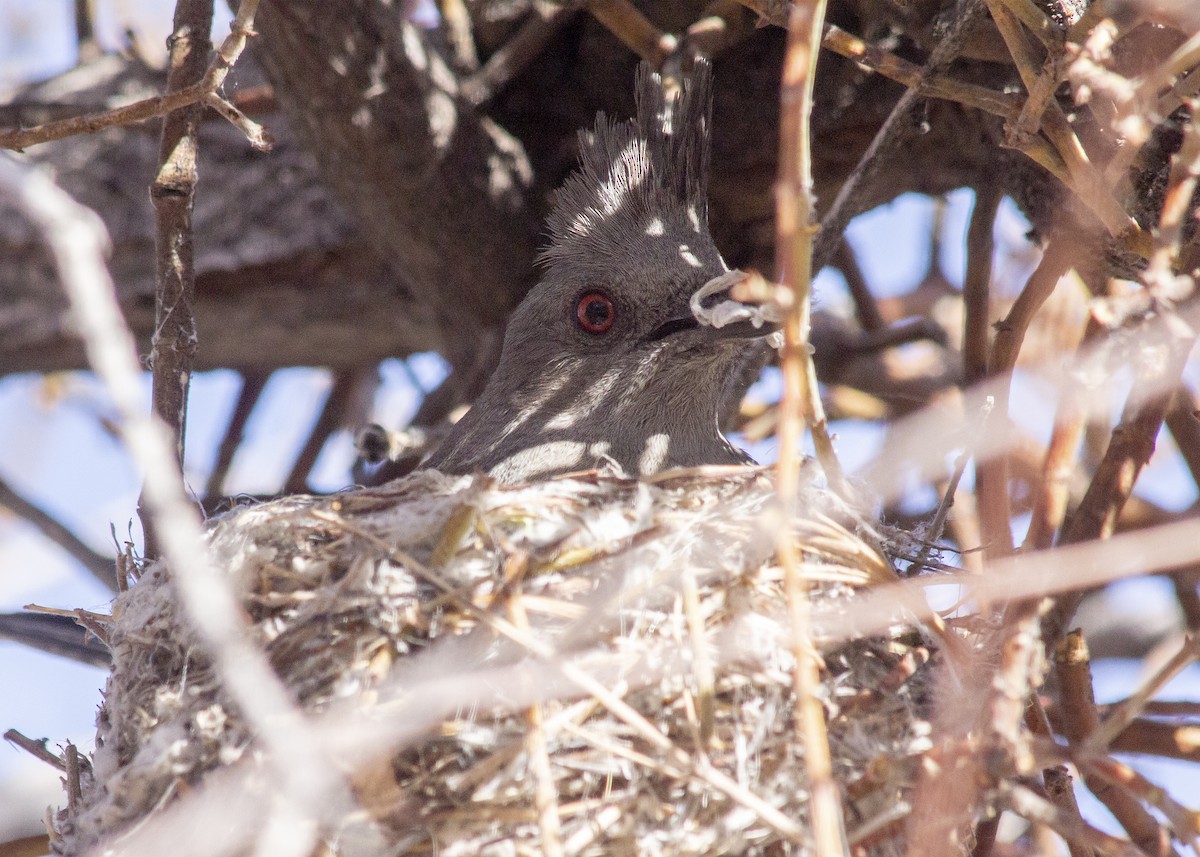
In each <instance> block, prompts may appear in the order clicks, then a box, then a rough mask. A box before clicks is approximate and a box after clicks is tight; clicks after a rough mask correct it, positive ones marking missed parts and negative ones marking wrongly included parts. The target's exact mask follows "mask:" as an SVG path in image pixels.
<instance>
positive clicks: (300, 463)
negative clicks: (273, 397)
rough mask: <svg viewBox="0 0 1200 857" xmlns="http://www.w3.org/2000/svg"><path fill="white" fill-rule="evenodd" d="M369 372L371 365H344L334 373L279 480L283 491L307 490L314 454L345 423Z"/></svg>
mask: <svg viewBox="0 0 1200 857" xmlns="http://www.w3.org/2000/svg"><path fill="white" fill-rule="evenodd" d="M373 372H374V370H373V369H366V370H363V369H347V370H342V371H339V372H335V373H334V375H333V386H332V387H331V388H330V390H329V395H328V397H326V399H325V404H324V406H323V407H322V408H321V415H320V416H319V417H317V422H316V424H315V425H313V427H312V431H310V432H309V433H308V439H307V440H306V441H305V442H304V448H303V449H301V450H300V454H299V455H297V456H296V461H295V463H294V464H293V465H292V470H291V472H290V473H289V474H288V477H287V479H286V480H285V481H284V483H283V491H284V493H285V494H299V493H303V492H305V491H307V490H308V476H309V474H310V473H312V469H313V467H314V466H315V465H316V463H317V457H318V456H320V454H321V450H322V449H324V448H325V444H326V442H327V441H328V440H329V436H330V435H332V434H333V433H334V432H335V431H337V430H338V429H339V428H340V427H341V426H342V425H344V424H345V421H346V417H347V414H348V413H349V410H350V407H351V405H352V404H353V403H354V401H355V400H356V399H357V398H358V393H359V390H360V388H361V386H362V384H363V383H364V382H366V381H369V380H370V378H371V377H373Z"/></svg>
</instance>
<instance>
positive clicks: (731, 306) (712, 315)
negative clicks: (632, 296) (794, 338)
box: [647, 271, 779, 342]
mask: <svg viewBox="0 0 1200 857" xmlns="http://www.w3.org/2000/svg"><path fill="white" fill-rule="evenodd" d="M744 276H745V274H743V273H742V272H741V271H729V272H727V273H725V274H722V275H721V276H719V277H714V278H713V279H711V280H709V281H708V282H707V283H705V284H704V285H703V286H701V287H700V289H699V290H697V291H696V293H695V294H693V295H692V298H691V302H690V306H689V307H688V309H687V310H684V311H682V312H680V313H678V314H676V315H674V316H672V317H671V318H668V319H667V320H666V321H664V322H663V323H662V324H660V325H659V326H658V327H656V328H654V330H652V331H651V332H650V335H649V336H648V337H647V338H648V339H649V340H650V341H652V342H653V341H657V340H659V339H665V338H666V337H668V336H672V335H673V334H676V333H682V332H684V331H688V330H694V331H697V332H698V333H700V334H701V335H702V338H703V339H705V340H707V341H709V342H719V341H721V340H726V339H759V338H761V337H764V336H770V335H771V334H772V333H774V332H775V331H777V330H779V324H778V322H777V321H776V320H775V319H774V318H773V317H772V315H771V313H770V312H769V311H768V310H767V309H766V308H764V307H759V306H755V305H753V304H745V303H741V302H740V301H735V300H734V299H733V298H732V297H730V295H729V290H730V289H731V288H732V287H733V286H734V284H735V283H738V282H740V281H741V280H742V278H743V277H744Z"/></svg>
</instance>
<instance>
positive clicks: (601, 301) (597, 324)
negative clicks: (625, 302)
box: [575, 292, 617, 335]
mask: <svg viewBox="0 0 1200 857" xmlns="http://www.w3.org/2000/svg"><path fill="white" fill-rule="evenodd" d="M575 320H576V321H578V322H579V326H580V327H582V328H583V329H584V330H586V331H587V332H588V333H593V334H597V335H599V334H601V333H608V329H609V328H610V327H612V326H613V322H615V321H616V320H617V307H616V304H614V303H613V302H612V299H611V298H609V296H608V295H606V294H604V293H603V292H588V293H587V294H585V295H583V296H582V297H581V298H580V299H579V302H578V303H577V304H575Z"/></svg>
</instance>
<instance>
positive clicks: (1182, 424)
mask: <svg viewBox="0 0 1200 857" xmlns="http://www.w3.org/2000/svg"><path fill="white" fill-rule="evenodd" d="M1198 413H1200V402H1197V401H1196V397H1195V396H1194V395H1192V392H1191V390H1189V389H1188V388H1187V387H1186V386H1184V385H1180V386H1179V387H1178V388H1177V389H1176V390H1175V398H1174V400H1172V402H1171V409H1170V410H1169V411H1167V419H1166V422H1167V429H1168V430H1169V431H1170V432H1171V437H1172V438H1173V439H1174V440H1175V445H1176V446H1177V447H1179V454H1180V455H1182V456H1183V460H1184V462H1186V463H1187V468H1188V471H1189V472H1190V473H1191V474H1192V481H1193V482H1194V483H1196V486H1197V487H1200V417H1198V416H1197V414H1198Z"/></svg>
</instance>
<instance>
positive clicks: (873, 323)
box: [831, 238, 887, 331]
mask: <svg viewBox="0 0 1200 857" xmlns="http://www.w3.org/2000/svg"><path fill="white" fill-rule="evenodd" d="M831 264H832V265H833V266H834V267H835V268H837V269H838V270H839V271H841V272H842V276H843V277H844V278H845V280H846V288H847V289H848V290H849V291H850V297H851V298H853V300H854V313H855V315H856V316H858V324H859V326H860V327H861V328H862V329H863V330H866V331H873V330H882V329H883V328H885V327H887V322H886V321H884V318H883V314H882V313H881V312H880V311H879V304H878V302H876V300H875V295H873V294H872V293H871V286H870V284H868V283H867V278H866V277H865V276H863V272H862V268H861V267H859V264H858V258H857V257H856V256H855V255H854V248H853V247H851V246H850V242H849V241H847V240H846V239H845V238H843V239H842V240H841V242H840V243H839V244H838V247H837V251H836V252H835V253H834V256H833V260H832V263H831Z"/></svg>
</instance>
